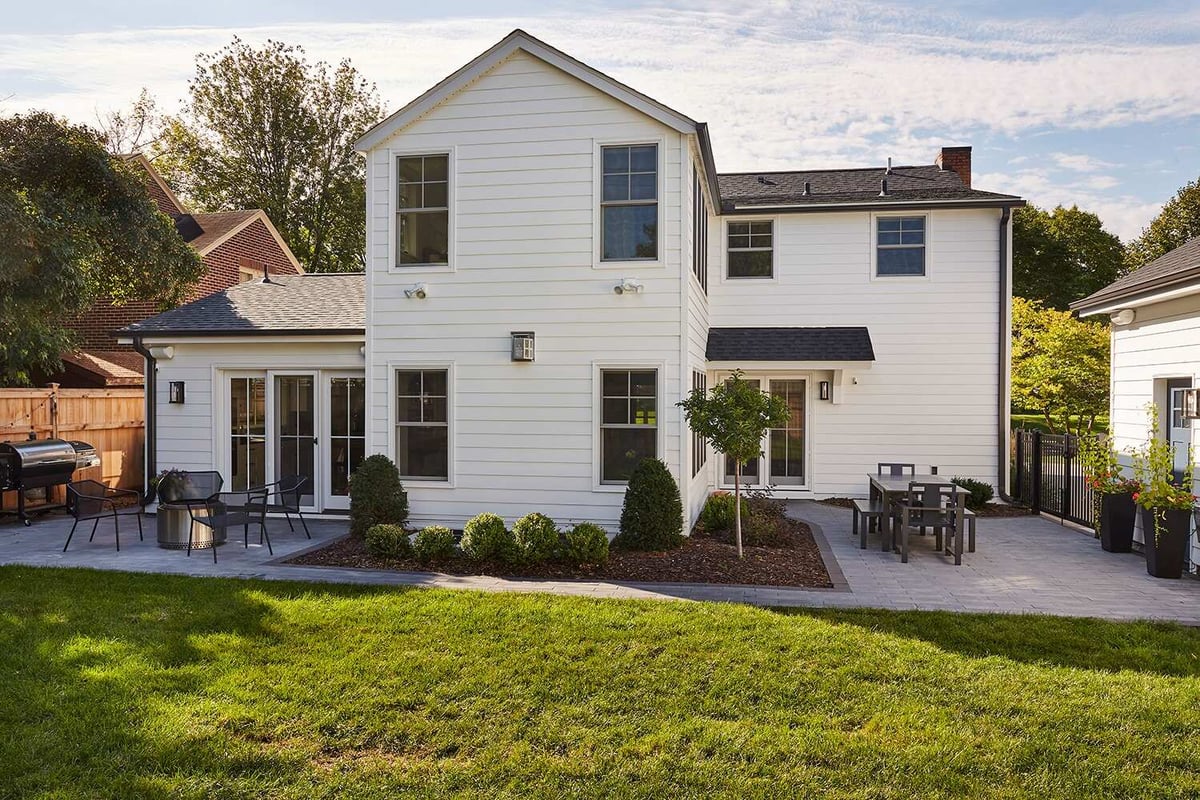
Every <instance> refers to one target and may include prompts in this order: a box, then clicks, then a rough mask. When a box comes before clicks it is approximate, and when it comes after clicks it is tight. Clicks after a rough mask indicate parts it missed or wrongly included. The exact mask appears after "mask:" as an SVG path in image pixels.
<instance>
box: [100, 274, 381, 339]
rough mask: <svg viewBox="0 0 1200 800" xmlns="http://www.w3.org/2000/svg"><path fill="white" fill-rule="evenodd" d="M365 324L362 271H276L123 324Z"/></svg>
mask: <svg viewBox="0 0 1200 800" xmlns="http://www.w3.org/2000/svg"><path fill="white" fill-rule="evenodd" d="M365 330H366V279H365V277H364V275H363V273H361V272H354V273H308V274H304V275H272V276H271V280H270V282H269V283H267V282H265V281H261V280H258V281H248V282H246V283H239V284H237V285H236V286H231V287H230V288H228V289H226V290H225V291H223V292H217V293H216V294H210V295H209V296H208V297H204V298H201V299H200V300H196V301H195V302H193V303H188V304H187V305H185V306H180V307H179V308H176V309H173V310H171V311H166V312H163V313H162V314H159V315H158V316H155V317H150V319H146V320H142V321H141V322H135V323H134V324H132V325H130V326H128V327H126V328H122V329H121V331H120V333H121V334H124V335H126V336H152V335H168V334H169V335H174V336H246V335H256V334H289V333H290V334H300V335H310V336H311V335H320V334H324V335H339V334H346V335H352V334H361V333H363V332H364V331H365Z"/></svg>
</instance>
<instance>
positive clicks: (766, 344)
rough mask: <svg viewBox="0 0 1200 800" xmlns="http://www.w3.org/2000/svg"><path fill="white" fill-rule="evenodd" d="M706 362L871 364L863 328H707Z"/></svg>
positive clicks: (868, 339) (872, 354)
mask: <svg viewBox="0 0 1200 800" xmlns="http://www.w3.org/2000/svg"><path fill="white" fill-rule="evenodd" d="M707 357H708V360H709V361H874V360H875V350H874V348H873V347H872V346H871V335H870V333H868V331H867V329H866V328H711V329H709V331H708V353H707Z"/></svg>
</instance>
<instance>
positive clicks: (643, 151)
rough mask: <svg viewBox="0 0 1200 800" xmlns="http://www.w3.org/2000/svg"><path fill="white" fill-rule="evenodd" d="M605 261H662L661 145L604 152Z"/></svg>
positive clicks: (602, 213) (602, 210) (602, 211)
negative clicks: (660, 240) (659, 219)
mask: <svg viewBox="0 0 1200 800" xmlns="http://www.w3.org/2000/svg"><path fill="white" fill-rule="evenodd" d="M600 161H601V168H602V172H603V175H602V176H601V179H602V184H601V190H600V227H601V242H602V247H601V253H600V258H601V260H603V261H637V260H651V261H652V260H654V259H656V258H658V145H653V144H643V145H622V146H619V147H603V148H601V150H600Z"/></svg>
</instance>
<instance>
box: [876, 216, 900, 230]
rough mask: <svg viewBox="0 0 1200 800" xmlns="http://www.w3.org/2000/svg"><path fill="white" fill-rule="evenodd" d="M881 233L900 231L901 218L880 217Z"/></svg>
mask: <svg viewBox="0 0 1200 800" xmlns="http://www.w3.org/2000/svg"><path fill="white" fill-rule="evenodd" d="M878 225H879V231H880V232H883V231H898V230H900V218H899V217H880V218H879V220H878Z"/></svg>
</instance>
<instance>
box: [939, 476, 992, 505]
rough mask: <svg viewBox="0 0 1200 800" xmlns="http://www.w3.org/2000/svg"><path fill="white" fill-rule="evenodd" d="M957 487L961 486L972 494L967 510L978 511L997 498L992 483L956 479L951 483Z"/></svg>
mask: <svg viewBox="0 0 1200 800" xmlns="http://www.w3.org/2000/svg"><path fill="white" fill-rule="evenodd" d="M950 482H951V483H953V484H954V485H955V486H961V487H962V488H964V489H966V490H967V491H968V492H970V493H971V494H970V495H968V496H967V508H969V509H971V510H972V511H978V510H979V509H981V508H983V507H984V506H986V505H987V504H988V503H989V502H991V499H992V498H993V497H995V495H996V490H995V489H993V488H992V485H991V484H990V483H984V482H983V481H977V480H975V479H974V478H954V479H952V480H951V481H950Z"/></svg>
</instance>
